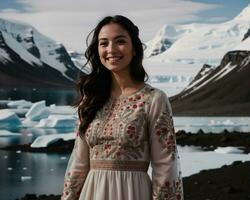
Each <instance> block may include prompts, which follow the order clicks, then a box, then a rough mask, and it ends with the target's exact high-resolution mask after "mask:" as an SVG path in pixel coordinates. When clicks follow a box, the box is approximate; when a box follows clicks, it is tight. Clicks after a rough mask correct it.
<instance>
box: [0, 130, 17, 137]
mask: <svg viewBox="0 0 250 200" xmlns="http://www.w3.org/2000/svg"><path fill="white" fill-rule="evenodd" d="M5 136H21V133H12V132H10V131H8V130H0V137H5Z"/></svg>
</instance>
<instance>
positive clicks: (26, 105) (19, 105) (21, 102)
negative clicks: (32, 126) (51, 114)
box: [7, 99, 32, 108]
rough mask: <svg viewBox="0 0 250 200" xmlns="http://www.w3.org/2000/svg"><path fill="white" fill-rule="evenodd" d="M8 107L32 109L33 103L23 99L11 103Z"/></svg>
mask: <svg viewBox="0 0 250 200" xmlns="http://www.w3.org/2000/svg"><path fill="white" fill-rule="evenodd" d="M7 105H8V107H9V108H30V107H31V106H32V103H31V102H30V101H26V100H23V99H22V100H17V101H11V102H9V103H8V104H7Z"/></svg>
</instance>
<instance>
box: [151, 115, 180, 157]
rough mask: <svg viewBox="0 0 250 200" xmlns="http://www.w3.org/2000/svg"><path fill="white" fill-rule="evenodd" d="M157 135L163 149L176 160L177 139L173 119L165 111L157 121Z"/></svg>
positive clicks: (155, 128)
mask: <svg viewBox="0 0 250 200" xmlns="http://www.w3.org/2000/svg"><path fill="white" fill-rule="evenodd" d="M154 131H155V134H156V135H157V137H158V138H159V142H160V143H161V145H162V147H163V148H166V149H167V151H168V153H171V154H172V158H173V159H174V158H175V153H176V149H177V146H176V138H175V131H174V126H173V118H172V117H171V115H170V113H169V112H167V111H163V112H162V113H161V115H160V116H159V118H158V119H157V121H156V125H155V127H154Z"/></svg>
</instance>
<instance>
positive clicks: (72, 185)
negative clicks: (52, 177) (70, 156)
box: [61, 172, 83, 200]
mask: <svg viewBox="0 0 250 200" xmlns="http://www.w3.org/2000/svg"><path fill="white" fill-rule="evenodd" d="M79 177H82V178H79ZM82 184H83V176H80V175H79V176H75V177H73V176H72V173H71V172H68V173H67V174H66V176H65V180H64V189H63V193H62V195H61V200H70V199H77V198H79V196H80V193H81V188H82Z"/></svg>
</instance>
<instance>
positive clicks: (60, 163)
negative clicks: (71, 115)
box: [0, 117, 250, 200]
mask: <svg viewBox="0 0 250 200" xmlns="http://www.w3.org/2000/svg"><path fill="white" fill-rule="evenodd" d="M174 123H175V129H176V130H186V131H190V132H197V131H198V130H199V129H202V130H203V131H204V132H214V133H218V132H221V131H223V130H224V129H227V130H229V131H241V132H250V117H175V118H174ZM13 132H17V133H21V135H20V136H0V147H4V146H6V145H14V144H28V143H30V142H32V141H34V139H35V138H36V137H37V136H39V135H50V134H60V133H72V132H74V128H72V129H41V128H40V129H39V128H26V129H25V128H22V129H17V130H13ZM69 156H70V155H69V154H56V153H49V154H48V153H25V152H19V151H17V152H15V151H3V150H0V199H1V200H15V199H17V198H21V197H23V196H24V195H25V194H26V193H35V194H60V193H61V191H62V187H63V176H64V172H65V169H66V166H67V162H68V159H69Z"/></svg>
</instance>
